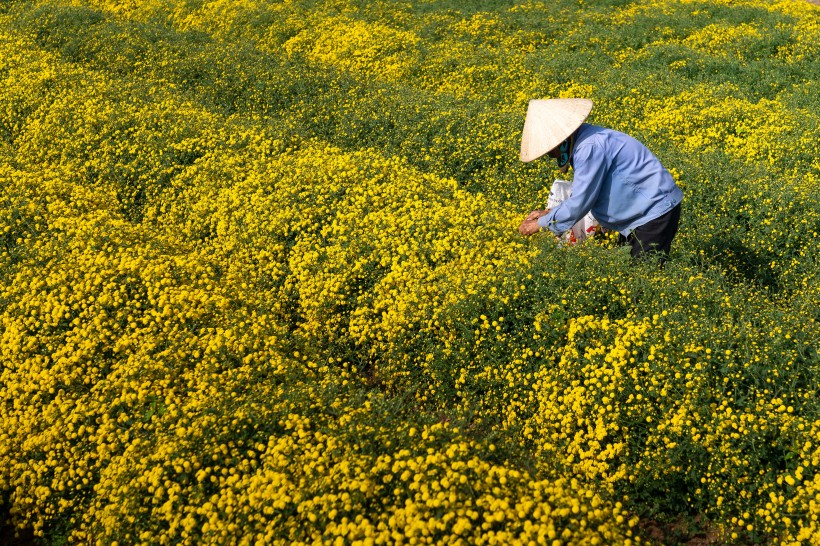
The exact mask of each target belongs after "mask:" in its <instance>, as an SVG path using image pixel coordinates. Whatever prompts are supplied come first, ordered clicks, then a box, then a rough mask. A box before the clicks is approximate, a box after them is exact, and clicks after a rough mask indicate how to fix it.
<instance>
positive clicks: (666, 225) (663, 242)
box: [618, 203, 681, 263]
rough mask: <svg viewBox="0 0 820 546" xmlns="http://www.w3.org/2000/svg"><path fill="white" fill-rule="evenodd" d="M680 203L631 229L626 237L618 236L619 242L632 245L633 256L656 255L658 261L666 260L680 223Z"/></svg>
mask: <svg viewBox="0 0 820 546" xmlns="http://www.w3.org/2000/svg"><path fill="white" fill-rule="evenodd" d="M680 209H681V206H680V203H678V205H677V206H676V207H675V208H673V209H672V210H670V211H669V212H667V213H666V214H664V215H663V216H660V217H658V218H655V219H654V220H650V221H649V222H647V223H645V224H644V225H642V226H638V227H636V228H635V229H633V230H632V232H631V233H630V234H629V236H628V237H624V236H623V235H621V236H619V238H618V241H619V242H620V244H621V245H622V246H623V245H626V244H629V245H632V257H633V258H646V257H649V256H652V255H658V256H659V259H660V262H661V263H663V262H664V261H666V258H667V257H668V256H669V251H670V249H671V248H672V239H674V238H675V235H676V234H677V233H678V224H679V223H680Z"/></svg>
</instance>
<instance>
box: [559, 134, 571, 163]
mask: <svg viewBox="0 0 820 546" xmlns="http://www.w3.org/2000/svg"><path fill="white" fill-rule="evenodd" d="M570 139H571V137H570V138H568V139H566V140H565V141H564V142H562V143H561V145H560V146H558V158H557V161H558V167H559V168H563V167H566V165H567V163H569V153H570V147H571V143H570Z"/></svg>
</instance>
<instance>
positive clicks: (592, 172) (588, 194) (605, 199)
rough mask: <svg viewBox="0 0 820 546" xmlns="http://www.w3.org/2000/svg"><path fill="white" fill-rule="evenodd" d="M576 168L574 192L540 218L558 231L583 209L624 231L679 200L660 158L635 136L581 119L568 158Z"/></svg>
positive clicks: (576, 218)
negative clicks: (581, 122) (570, 154)
mask: <svg viewBox="0 0 820 546" xmlns="http://www.w3.org/2000/svg"><path fill="white" fill-rule="evenodd" d="M570 165H572V168H573V171H574V172H575V175H574V178H573V181H572V196H571V197H570V198H569V199H567V200H566V201H564V202H562V203H561V204H560V205H558V206H557V207H555V208H553V209H551V210H550V212H548V213H547V214H546V215H545V216H542V217H541V218H539V219H538V225H539V226H540V227H541V228H542V229H543V228H549V229H550V230H551V231H553V232H554V233H556V234H559V235H560V234H561V233H564V232H565V231H567V230H568V229H570V228H571V227H572V226H573V225H574V224H575V223H576V222H578V221H579V220H580V219H581V218H583V217H584V215H585V214H586V213H587V212H590V211H592V215H593V216H594V217H595V219H596V220H598V223H600V224H601V225H602V226H603V227H605V228H607V229H613V230H615V231H618V232H620V233H621V234H623V235H624V236H626V235H629V233H630V232H631V231H632V230H633V229H635V228H636V227H639V226H642V225H643V224H645V223H647V222H649V221H650V220H654V219H655V218H658V217H660V216H662V215H663V214H665V213H666V212H668V211H670V210H671V209H672V208H674V207H675V206H676V205H677V204H678V203H680V202H681V201H682V200H683V191H681V189H680V188H679V187H678V186H677V184H675V180H674V179H673V178H672V175H671V174H669V171H667V170H666V169H665V168H664V166H663V165H661V162H660V161H659V160H658V158H657V157H655V155H654V154H653V153H652V152H651V151H649V149H648V148H647V147H646V146H644V145H643V144H641V143H640V142H639V141H638V140H636V139H634V138H632V137H631V136H629V135H626V134H624V133H621V132H618V131H614V130H612V129H606V128H604V127H597V126H595V125H590V124H588V123H584V124H582V125H581V127H580V128H579V129H578V133H577V135H576V137H575V146H574V148H573V152H572V157H571V158H570Z"/></svg>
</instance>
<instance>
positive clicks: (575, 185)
mask: <svg viewBox="0 0 820 546" xmlns="http://www.w3.org/2000/svg"><path fill="white" fill-rule="evenodd" d="M572 155H573V157H572V163H573V170H574V171H575V176H574V177H573V180H572V195H571V196H570V198H569V199H567V200H566V201H564V202H562V203H561V204H559V205H558V206H557V207H555V208H553V209H552V210H550V211H549V212H548V213H547V214H546V215H545V216H542V217H541V218H539V219H538V225H539V226H540V227H541V228H542V229H543V228H548V229H549V230H550V231H552V232H553V233H556V234H557V235H561V234H562V233H564V232H565V231H567V230H568V229H570V228H572V226H574V225H575V223H576V222H578V221H579V220H580V219H581V218H583V217H584V215H585V214H586V213H588V212H589V211H590V210H591V209H592V206H593V205H594V204H595V201H596V200H597V199H598V194H599V193H600V192H601V186H602V185H603V181H604V176H606V171H607V169H606V163H607V160H606V157H604V154H603V149H602V148H601V146H600V145H599V144H597V143H589V144H588V145H585V146H583V147H580V148H578V149H576V150H575V151H574V152H573V154H572Z"/></svg>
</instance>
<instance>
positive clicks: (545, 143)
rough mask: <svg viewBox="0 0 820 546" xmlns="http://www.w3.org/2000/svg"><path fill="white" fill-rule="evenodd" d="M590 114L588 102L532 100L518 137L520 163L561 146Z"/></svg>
mask: <svg viewBox="0 0 820 546" xmlns="http://www.w3.org/2000/svg"><path fill="white" fill-rule="evenodd" d="M591 111H592V101H591V100H589V99H537V100H531V101H530V104H529V107H528V108H527V118H526V119H525V120H524V133H523V134H522V135H521V161H523V162H525V163H526V162H528V161H532V160H533V159H538V158H539V157H541V156H542V155H544V154H545V153H547V152H549V151H550V150H552V149H553V148H555V147H556V146H558V145H559V144H561V143H562V142H563V141H564V140H566V139H567V137H568V136H570V135H571V134H572V133H573V132H574V131H575V130H576V129H577V128H578V127H580V126H581V124H582V123H583V122H584V120H585V119H587V116H589V113H590V112H591Z"/></svg>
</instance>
